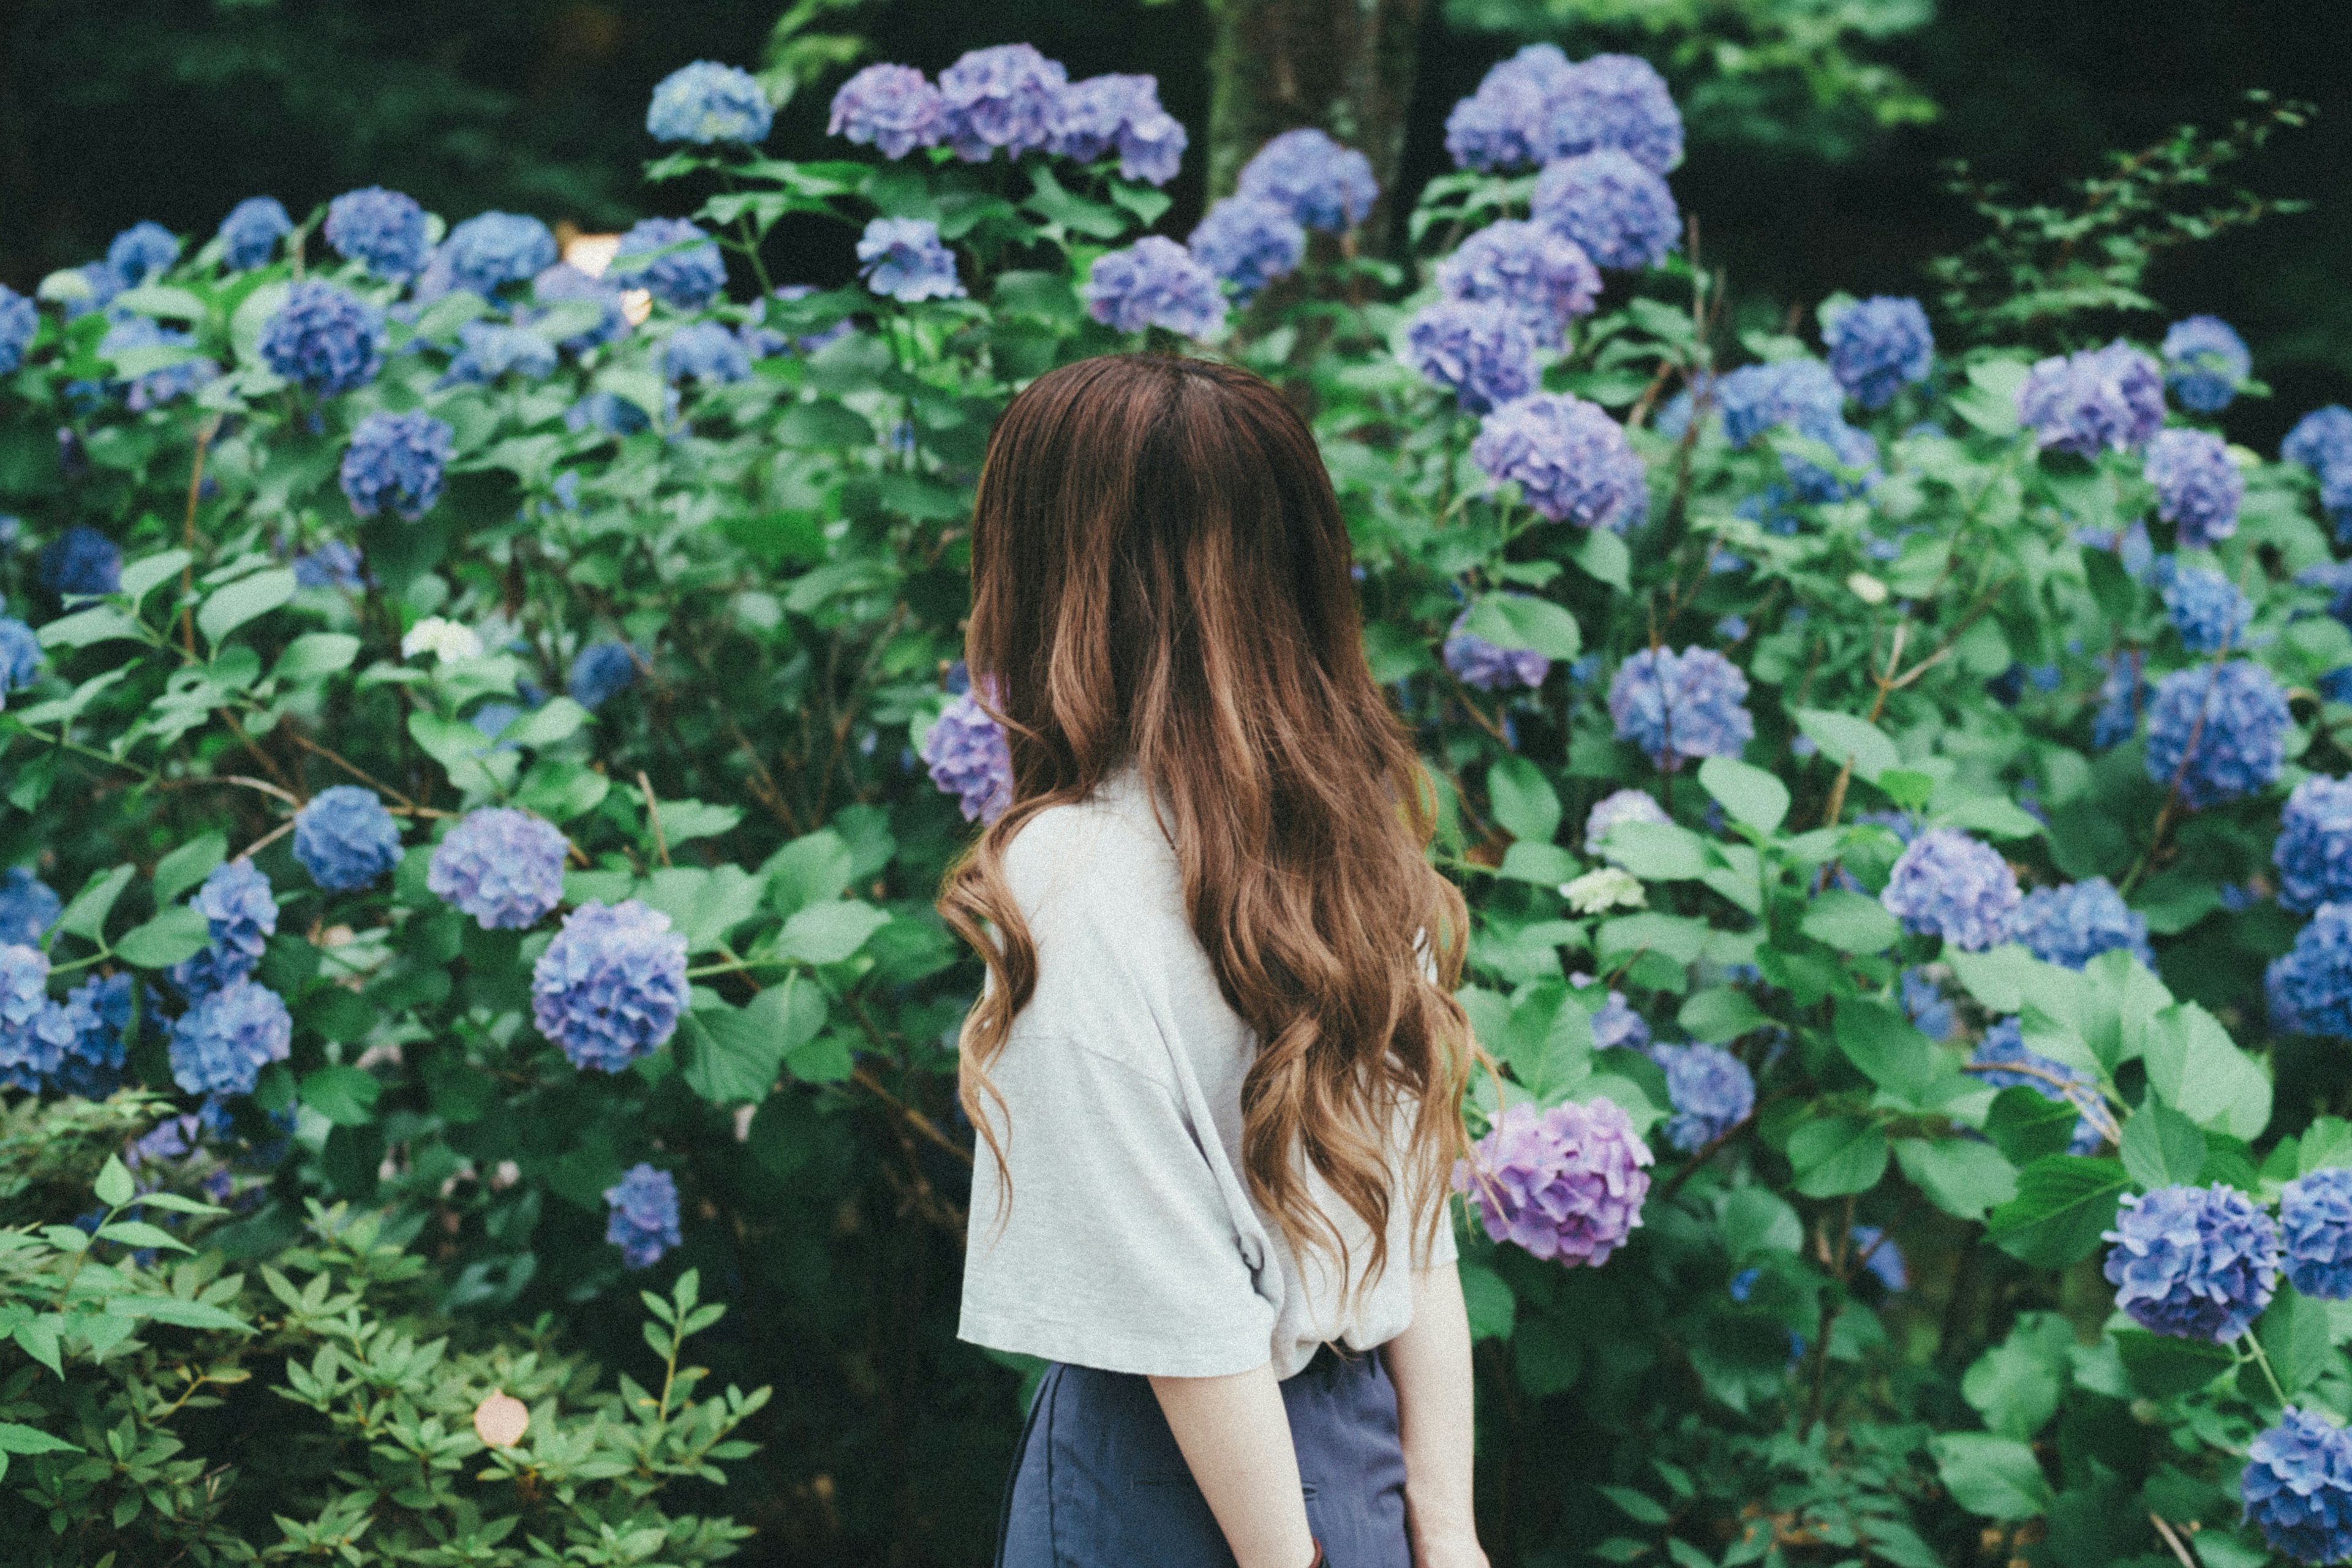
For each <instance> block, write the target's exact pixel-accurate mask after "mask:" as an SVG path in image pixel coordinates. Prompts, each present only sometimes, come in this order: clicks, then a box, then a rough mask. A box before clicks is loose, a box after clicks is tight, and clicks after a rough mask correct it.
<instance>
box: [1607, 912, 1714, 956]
mask: <svg viewBox="0 0 2352 1568" xmlns="http://www.w3.org/2000/svg"><path fill="white" fill-rule="evenodd" d="M1707 935H1708V931H1707V926H1706V921H1696V920H1690V919H1688V918H1686V917H1685V916H1682V915H1658V914H1640V915H1621V916H1619V917H1618V918H1617V919H1615V920H1612V921H1603V922H1602V923H1601V930H1600V932H1599V933H1598V938H1597V949H1598V952H1599V953H1600V955H1601V957H1602V958H1604V959H1607V958H1612V957H1614V956H1616V955H1618V954H1620V953H1629V952H1643V951H1647V952H1656V953H1663V954H1664V955H1665V956H1666V957H1667V958H1669V959H1672V960H1673V961H1674V962H1675V963H1697V962H1698V961H1699V955H1700V954H1701V953H1703V952H1706V939H1707Z"/></svg>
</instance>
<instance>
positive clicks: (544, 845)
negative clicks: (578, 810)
mask: <svg viewBox="0 0 2352 1568" xmlns="http://www.w3.org/2000/svg"><path fill="white" fill-rule="evenodd" d="M568 847H569V846H568V845H567V844H566V843H565V841H564V837H563V833H562V829H560V828H558V827H557V826H555V825H554V824H553V823H551V822H549V821H547V820H546V819H545V818H543V817H537V816H531V815H530V813H529V812H525V811H516V810H513V809H511V808H509V807H507V806H488V807H485V808H484V809H482V810H480V811H473V812H468V813H467V815H466V817H465V819H464V820H463V821H461V822H459V823H458V824H457V826H455V827H453V828H451V829H450V830H449V832H448V835H447V836H446V837H444V838H443V839H442V840H441V842H440V843H439V844H437V845H436V846H435V847H434V850H433V858H432V861H431V863H430V864H429V865H428V866H427V867H426V869H425V887H426V888H428V889H431V890H432V892H433V893H434V895H435V896H436V897H437V898H440V899H443V900H446V901H447V902H449V903H450V904H452V905H454V906H455V907H456V908H457V910H459V911H461V912H462V913H465V914H469V915H471V916H473V917H474V919H475V921H478V923H479V924H480V926H481V928H482V929H483V930H484V931H520V930H522V929H523V928H524V927H526V926H530V925H534V924H536V923H538V921H539V920H540V919H541V917H542V916H544V915H545V914H546V913H547V912H548V911H549V910H552V909H553V908H555V906H556V905H557V904H559V903H561V902H562V900H563V857H564V852H565V850H566V849H567V848H568Z"/></svg>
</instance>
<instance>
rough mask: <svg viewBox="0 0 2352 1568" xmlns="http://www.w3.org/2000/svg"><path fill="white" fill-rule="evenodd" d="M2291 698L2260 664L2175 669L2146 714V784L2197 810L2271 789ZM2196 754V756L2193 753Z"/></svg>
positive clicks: (2281, 760)
mask: <svg viewBox="0 0 2352 1568" xmlns="http://www.w3.org/2000/svg"><path fill="white" fill-rule="evenodd" d="M2290 723H2291V719H2290V716H2289V714H2288V712H2287V706H2286V693H2285V692H2284V690H2282V689H2280V687H2279V683H2278V679H2277V678H2276V677H2275V676H2273V675H2272V674H2271V672H2270V671H2269V670H2267V669H2265V668H2263V667H2262V666H2261V665H2259V664H2254V663H2252V662H2251V661H2249V660H2246V659H2242V658H2233V659H2231V660H2230V661H2229V662H2228V663H2226V664H2223V665H2221V667H2220V668H2214V667H2213V666H2212V665H2210V664H2200V665H2197V666H2194V667H2192V668H2188V669H2176V670H2174V671H2173V672H2172V673H2171V674H2169V675H2168V676H2166V677H2165V678H2164V679H2162V680H2160V681H2158V682H2157V686H2156V696H2155V698H2154V700H2152V701H2150V702H2149V704H2148V709H2147V776H2148V777H2149V778H2151V779H2153V780H2154V781H2155V782H2156V783H2157V784H2158V786H2159V787H2171V786H2174V785H2176V784H2177V785H2178V787H2179V791H2180V798H2181V799H2182V800H2183V801H2185V802H2186V803H2187V804H2189V805H2191V806H2200V807H2201V806H2208V805H2216V804H2218V803H2220V802H2222V801H2226V800H2236V799H2238V798H2239V797H2240V796H2242V795H2252V794H2253V793H2254V792H2255V791H2257V790H2262V789H2266V788H2268V787H2269V786H2270V784H2271V783H2272V781H2273V780H2274V779H2276V778H2277V777H2278V775H2279V770H2280V769H2281V768H2282V767H2284V766H2285V764H2286V732H2287V729H2288V727H2289V724H2290ZM2192 746H2193V747H2194V750H2193V752H2192V750H2191V747H2192Z"/></svg>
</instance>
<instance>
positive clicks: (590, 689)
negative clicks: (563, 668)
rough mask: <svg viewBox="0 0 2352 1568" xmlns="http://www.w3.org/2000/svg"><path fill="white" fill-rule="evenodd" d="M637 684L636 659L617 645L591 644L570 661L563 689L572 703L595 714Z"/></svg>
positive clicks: (608, 642) (626, 647)
mask: <svg viewBox="0 0 2352 1568" xmlns="http://www.w3.org/2000/svg"><path fill="white" fill-rule="evenodd" d="M636 682H637V660H636V657H635V655H633V654H631V653H630V651H629V648H628V646H627V645H626V644H625V643H617V642H611V641H606V642H592V643H590V644H589V645H588V646H587V647H583V648H582V649H581V650H580V651H579V652H578V653H577V654H574V655H573V656H572V673H571V675H570V676H569V677H568V678H566V679H565V681H564V689H565V690H566V691H568V692H570V693H571V694H572V700H573V701H574V702H577V703H578V704H580V706H581V707H583V708H585V709H587V710H589V711H590V712H592V713H593V712H594V711H595V710H597V709H599V708H602V707H603V706H604V704H605V703H607V702H610V701H611V700H613V699H614V697H616V696H618V695H620V694H621V693H622V692H624V691H626V690H627V689H629V688H630V687H632V686H634V685H635V684H636Z"/></svg>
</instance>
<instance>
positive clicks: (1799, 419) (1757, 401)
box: [1713, 359, 1845, 447]
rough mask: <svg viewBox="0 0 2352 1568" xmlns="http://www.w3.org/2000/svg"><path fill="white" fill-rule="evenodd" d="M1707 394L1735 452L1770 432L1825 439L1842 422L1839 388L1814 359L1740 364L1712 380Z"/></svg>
mask: <svg viewBox="0 0 2352 1568" xmlns="http://www.w3.org/2000/svg"><path fill="white" fill-rule="evenodd" d="M1713 390H1714V395H1715V405H1716V407H1717V409H1719V410H1720V411H1721V412H1722V415H1723V435H1724V439H1726V440H1727V441H1729V442H1730V443H1731V444H1732V445H1733V446H1735V447H1745V446H1747V445H1748V443H1749V442H1750V441H1753V440H1755V439H1756V438H1757V437H1759V436H1761V435H1763V434H1764V433H1765V432H1766V431H1767V430H1770V429H1774V428H1776V427H1786V428H1788V429H1791V430H1794V431H1796V432H1797V433H1799V434H1800V435H1804V436H1811V437H1813V438H1814V439H1816V440H1828V439H1830V433H1831V432H1832V431H1833V430H1834V429H1835V428H1836V427H1837V426H1840V425H1843V423H1844V422H1845V415H1844V405H1845V389H1844V388H1843V387H1842V386H1841V385H1839V384H1838V379H1837V377H1836V376H1835V375H1834V374H1832V372H1831V370H1830V367H1829V366H1827V365H1825V364H1823V363H1822V362H1821V361H1819V360H1817V359H1788V360H1775V361H1773V362H1772V363H1769V364H1744V365H1741V366H1740V367H1739V368H1738V370H1735V371H1731V372H1729V373H1727V374H1725V375H1723V376H1721V377H1719V378H1717V380H1716V382H1715V383H1714V388H1713Z"/></svg>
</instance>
